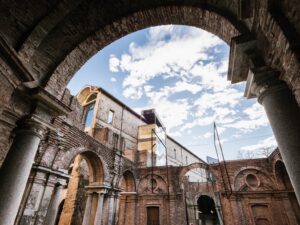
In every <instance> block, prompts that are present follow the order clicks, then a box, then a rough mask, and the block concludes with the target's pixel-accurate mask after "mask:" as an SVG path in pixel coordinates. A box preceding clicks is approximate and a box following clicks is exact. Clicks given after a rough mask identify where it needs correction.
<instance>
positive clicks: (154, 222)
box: [147, 206, 159, 225]
mask: <svg viewBox="0 0 300 225" xmlns="http://www.w3.org/2000/svg"><path fill="white" fill-rule="evenodd" d="M147 225H159V207H157V206H150V207H147Z"/></svg>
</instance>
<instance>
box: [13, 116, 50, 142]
mask: <svg viewBox="0 0 300 225" xmlns="http://www.w3.org/2000/svg"><path fill="white" fill-rule="evenodd" d="M47 127H48V126H47V124H46V123H44V122H43V121H42V120H40V119H39V118H38V117H36V116H31V117H30V118H26V119H24V120H22V121H20V123H19V126H18V128H17V130H16V133H17V134H18V133H29V134H33V135H35V136H38V137H39V138H42V137H43V135H44V134H45V132H46V130H47Z"/></svg>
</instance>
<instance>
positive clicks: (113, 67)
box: [109, 55, 120, 72]
mask: <svg viewBox="0 0 300 225" xmlns="http://www.w3.org/2000/svg"><path fill="white" fill-rule="evenodd" d="M119 65H120V60H119V59H118V58H117V57H116V56H115V55H110V57H109V70H110V71H111V72H118V71H119V68H118V67H119Z"/></svg>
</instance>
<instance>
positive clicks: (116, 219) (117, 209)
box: [114, 192, 120, 225]
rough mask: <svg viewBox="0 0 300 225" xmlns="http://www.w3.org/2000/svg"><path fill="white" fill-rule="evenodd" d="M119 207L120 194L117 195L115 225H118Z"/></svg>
mask: <svg viewBox="0 0 300 225" xmlns="http://www.w3.org/2000/svg"><path fill="white" fill-rule="evenodd" d="M119 206H120V193H119V192H118V193H116V195H115V214H114V215H115V216H114V224H115V225H117V224H118V219H119Z"/></svg>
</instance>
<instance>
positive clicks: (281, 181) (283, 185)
mask: <svg viewBox="0 0 300 225" xmlns="http://www.w3.org/2000/svg"><path fill="white" fill-rule="evenodd" d="M274 170H275V177H276V180H277V185H278V187H279V189H283V190H292V189H293V187H292V184H291V181H290V178H289V175H288V174H287V171H286V169H285V165H284V163H283V162H282V161H281V160H278V161H277V162H276V163H275V165H274Z"/></svg>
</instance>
